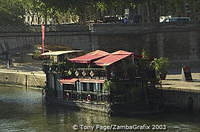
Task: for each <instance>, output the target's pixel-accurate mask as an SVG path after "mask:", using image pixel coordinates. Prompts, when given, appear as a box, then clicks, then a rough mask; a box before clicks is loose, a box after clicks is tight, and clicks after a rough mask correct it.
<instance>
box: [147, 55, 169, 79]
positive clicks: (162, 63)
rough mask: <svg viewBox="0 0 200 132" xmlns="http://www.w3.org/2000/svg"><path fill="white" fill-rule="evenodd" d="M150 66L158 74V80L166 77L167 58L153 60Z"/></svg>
mask: <svg viewBox="0 0 200 132" xmlns="http://www.w3.org/2000/svg"><path fill="white" fill-rule="evenodd" d="M151 64H152V66H153V67H154V68H155V70H156V71H157V72H158V73H159V75H160V79H161V80H165V78H166V75H167V69H168V66H169V60H168V58H165V57H160V58H155V59H154V60H153V61H152V63H151Z"/></svg>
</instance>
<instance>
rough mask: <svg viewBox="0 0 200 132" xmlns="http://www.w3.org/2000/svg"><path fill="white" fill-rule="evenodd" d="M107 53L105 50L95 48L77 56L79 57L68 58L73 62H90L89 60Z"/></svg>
mask: <svg viewBox="0 0 200 132" xmlns="http://www.w3.org/2000/svg"><path fill="white" fill-rule="evenodd" d="M107 55H109V53H108V52H105V51H102V50H96V51H93V52H90V53H88V54H85V55H83V56H79V57H76V58H72V59H69V60H70V61H71V62H75V63H91V61H93V60H96V59H99V58H102V57H104V56H107Z"/></svg>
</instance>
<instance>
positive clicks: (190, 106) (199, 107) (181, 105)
mask: <svg viewBox="0 0 200 132" xmlns="http://www.w3.org/2000/svg"><path fill="white" fill-rule="evenodd" d="M163 98H164V101H165V105H166V106H168V108H170V109H171V108H172V109H173V108H175V109H176V110H177V108H178V109H179V110H185V111H190V112H195V113H200V91H192V90H189V91H183V90H182V89H180V90H164V91H163Z"/></svg>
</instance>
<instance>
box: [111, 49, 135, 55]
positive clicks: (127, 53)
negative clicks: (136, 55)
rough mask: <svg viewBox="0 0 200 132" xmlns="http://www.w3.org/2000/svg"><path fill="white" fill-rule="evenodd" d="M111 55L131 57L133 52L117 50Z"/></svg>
mask: <svg viewBox="0 0 200 132" xmlns="http://www.w3.org/2000/svg"><path fill="white" fill-rule="evenodd" d="M112 54H113V55H132V54H133V52H128V51H124V50H118V51H116V52H113V53H112Z"/></svg>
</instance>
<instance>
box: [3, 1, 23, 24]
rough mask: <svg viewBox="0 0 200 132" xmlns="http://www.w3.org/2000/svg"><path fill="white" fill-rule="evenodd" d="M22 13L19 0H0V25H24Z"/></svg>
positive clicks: (21, 5)
mask: <svg viewBox="0 0 200 132" xmlns="http://www.w3.org/2000/svg"><path fill="white" fill-rule="evenodd" d="M24 14H25V9H24V7H23V4H22V3H21V1H20V0H0V18H1V21H0V25H24Z"/></svg>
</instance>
